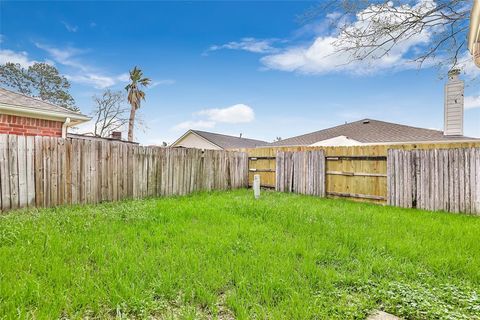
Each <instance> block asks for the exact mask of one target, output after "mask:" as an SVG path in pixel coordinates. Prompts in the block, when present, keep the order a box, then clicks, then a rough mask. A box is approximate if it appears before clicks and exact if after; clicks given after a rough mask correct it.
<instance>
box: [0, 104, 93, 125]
mask: <svg viewBox="0 0 480 320" xmlns="http://www.w3.org/2000/svg"><path fill="white" fill-rule="evenodd" d="M0 113H3V114H8V115H13V116H22V117H31V118H38V119H43V120H53V121H61V122H65V120H66V119H67V118H70V123H69V126H73V125H78V124H80V123H84V122H87V121H90V119H91V118H90V117H87V116H84V115H82V114H72V113H63V112H55V111H47V110H39V109H32V108H26V107H22V106H17V105H11V104H4V103H0Z"/></svg>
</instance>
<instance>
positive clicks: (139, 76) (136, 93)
mask: <svg viewBox="0 0 480 320" xmlns="http://www.w3.org/2000/svg"><path fill="white" fill-rule="evenodd" d="M130 81H131V82H130V83H129V84H128V85H127V86H126V87H125V90H127V92H128V102H129V103H130V105H131V106H132V109H131V110H130V118H129V120H128V141H133V126H134V124H135V112H137V110H138V109H139V108H140V102H141V101H142V100H145V92H143V91H142V90H140V88H139V86H143V87H147V86H148V85H149V84H150V82H151V80H150V79H149V78H143V71H142V70H140V69H138V68H137V67H136V66H135V67H134V68H133V70H131V71H130Z"/></svg>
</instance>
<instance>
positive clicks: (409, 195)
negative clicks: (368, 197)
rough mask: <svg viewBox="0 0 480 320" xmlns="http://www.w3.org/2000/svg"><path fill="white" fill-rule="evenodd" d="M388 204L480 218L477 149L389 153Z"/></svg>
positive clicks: (394, 151)
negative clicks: (468, 214)
mask: <svg viewBox="0 0 480 320" xmlns="http://www.w3.org/2000/svg"><path fill="white" fill-rule="evenodd" d="M387 167H388V169H387V171H388V190H389V193H388V204H390V205H394V206H399V207H406V208H412V207H416V208H421V209H427V210H444V211H450V212H464V213H476V214H480V148H469V149H444V150H413V151H406V150H389V151H388V163H387Z"/></svg>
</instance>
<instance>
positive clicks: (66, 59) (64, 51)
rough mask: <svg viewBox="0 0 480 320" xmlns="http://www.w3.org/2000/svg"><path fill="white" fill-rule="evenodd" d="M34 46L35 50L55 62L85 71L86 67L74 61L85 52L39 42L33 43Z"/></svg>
mask: <svg viewBox="0 0 480 320" xmlns="http://www.w3.org/2000/svg"><path fill="white" fill-rule="evenodd" d="M34 44H35V46H36V47H37V48H39V49H42V50H44V51H46V52H47V53H48V54H49V55H50V56H51V57H52V59H53V60H55V62H58V63H60V64H63V65H65V66H70V67H74V68H78V69H81V70H86V69H87V68H86V66H84V65H83V64H82V63H80V62H79V61H78V60H77V59H76V57H78V56H79V55H81V54H83V53H85V52H87V51H86V50H80V49H77V48H73V47H67V48H57V47H53V46H49V45H47V44H44V43H39V42H35V43H34Z"/></svg>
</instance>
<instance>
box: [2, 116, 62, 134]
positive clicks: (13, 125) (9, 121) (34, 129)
mask: <svg viewBox="0 0 480 320" xmlns="http://www.w3.org/2000/svg"><path fill="white" fill-rule="evenodd" d="M62 124H63V123H62V122H61V121H52V120H43V119H35V118H26V117H19V116H11V115H7V114H0V134H2V133H3V134H5V133H8V134H16V135H20V136H50V137H61V136H62Z"/></svg>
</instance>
